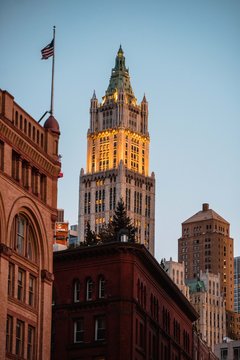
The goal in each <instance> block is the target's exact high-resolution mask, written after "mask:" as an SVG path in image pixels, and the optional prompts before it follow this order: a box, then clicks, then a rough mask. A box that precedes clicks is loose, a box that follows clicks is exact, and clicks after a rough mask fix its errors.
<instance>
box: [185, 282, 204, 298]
mask: <svg viewBox="0 0 240 360" xmlns="http://www.w3.org/2000/svg"><path fill="white" fill-rule="evenodd" d="M185 283H186V285H187V286H188V287H189V291H190V294H191V293H196V292H204V291H206V288H205V284H204V282H203V281H202V280H199V279H193V280H186V281H185Z"/></svg>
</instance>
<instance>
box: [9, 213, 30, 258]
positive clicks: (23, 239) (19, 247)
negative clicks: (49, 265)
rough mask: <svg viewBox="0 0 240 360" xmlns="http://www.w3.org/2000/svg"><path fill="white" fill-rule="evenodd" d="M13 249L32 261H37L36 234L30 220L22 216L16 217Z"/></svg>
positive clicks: (12, 234)
mask: <svg viewBox="0 0 240 360" xmlns="http://www.w3.org/2000/svg"><path fill="white" fill-rule="evenodd" d="M11 236H12V244H13V248H14V249H15V250H16V251H17V253H18V254H19V255H21V256H24V257H26V258H27V259H29V260H31V261H35V260H36V251H35V237H36V236H35V233H34V231H33V227H32V225H31V223H30V221H29V220H28V218H27V217H26V216H24V215H22V214H20V215H16V217H15V218H14V222H13V225H12V233H11Z"/></svg>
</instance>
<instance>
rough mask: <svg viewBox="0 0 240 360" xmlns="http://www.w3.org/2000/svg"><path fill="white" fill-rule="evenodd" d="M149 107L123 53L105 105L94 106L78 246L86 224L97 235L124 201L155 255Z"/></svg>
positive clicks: (139, 233) (82, 177)
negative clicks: (139, 99)
mask: <svg viewBox="0 0 240 360" xmlns="http://www.w3.org/2000/svg"><path fill="white" fill-rule="evenodd" d="M149 143H150V137H149V132H148V103H147V100H146V97H145V96H144V97H143V100H142V102H141V103H140V104H138V103H137V99H136V97H135V95H134V93H133V90H132V87H131V83H130V76H129V72H128V69H127V68H126V66H125V57H124V54H123V51H122V48H121V47H120V49H119V51H118V53H117V56H116V62H115V67H114V68H113V69H112V73H111V78H110V82H109V86H108V88H107V90H106V93H105V95H104V96H103V97H102V101H101V102H98V100H97V98H96V95H95V92H94V94H93V97H92V99H91V106H90V127H89V130H88V134H87V166H86V172H84V170H83V169H82V170H81V174H80V189H79V193H80V195H79V221H78V231H79V240H80V241H84V234H85V229H86V224H87V222H89V223H90V226H91V229H92V230H93V231H95V232H96V233H98V232H99V230H100V229H101V227H102V226H103V225H104V224H105V223H108V222H109V220H110V219H111V218H112V216H113V212H114V209H115V207H116V204H117V202H118V201H119V199H120V198H121V197H122V198H123V201H124V203H125V206H126V209H127V213H128V216H129V217H130V218H131V219H132V221H133V224H134V225H135V227H136V229H137V232H136V237H137V241H138V242H139V243H142V244H145V246H146V247H147V248H148V249H149V251H150V252H151V253H152V254H153V253H154V212H155V177H154V173H152V174H151V175H150V176H149Z"/></svg>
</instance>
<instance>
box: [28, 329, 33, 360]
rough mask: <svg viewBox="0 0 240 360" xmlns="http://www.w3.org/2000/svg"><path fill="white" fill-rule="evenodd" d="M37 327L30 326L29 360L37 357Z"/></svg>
mask: <svg viewBox="0 0 240 360" xmlns="http://www.w3.org/2000/svg"><path fill="white" fill-rule="evenodd" d="M34 344H35V328H34V327H33V326H30V325H29V326H28V342H27V360H33V359H34V358H35V348H34Z"/></svg>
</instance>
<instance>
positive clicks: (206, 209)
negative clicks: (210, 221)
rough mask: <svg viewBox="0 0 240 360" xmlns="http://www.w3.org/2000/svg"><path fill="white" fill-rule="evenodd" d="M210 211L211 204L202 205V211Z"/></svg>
mask: <svg viewBox="0 0 240 360" xmlns="http://www.w3.org/2000/svg"><path fill="white" fill-rule="evenodd" d="M208 210H209V204H207V203H204V204H202V211H208Z"/></svg>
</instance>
